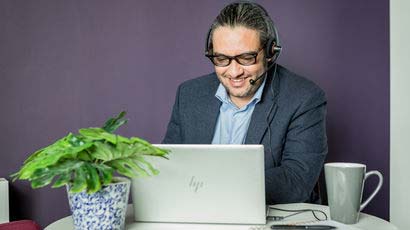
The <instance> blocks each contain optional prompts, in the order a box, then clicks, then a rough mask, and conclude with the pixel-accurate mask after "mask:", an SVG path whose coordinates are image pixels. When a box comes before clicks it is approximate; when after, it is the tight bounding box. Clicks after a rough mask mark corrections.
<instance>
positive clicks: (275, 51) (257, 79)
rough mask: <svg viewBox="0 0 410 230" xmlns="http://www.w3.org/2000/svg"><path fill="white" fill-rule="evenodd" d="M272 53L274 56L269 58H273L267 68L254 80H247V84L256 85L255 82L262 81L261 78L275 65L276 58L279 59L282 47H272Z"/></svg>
mask: <svg viewBox="0 0 410 230" xmlns="http://www.w3.org/2000/svg"><path fill="white" fill-rule="evenodd" d="M273 51H274V55H272V56H271V58H273V59H272V60H271V64H270V65H269V67H268V68H267V69H266V70H265V71H264V72H263V73H262V74H261V75H260V76H259V77H257V78H255V79H250V80H249V83H250V84H251V85H255V83H256V82H257V81H259V80H260V79H262V78H263V76H264V75H265V74H266V73H267V72H268V71H269V70H270V69H271V68H272V67H273V66H275V65H276V59H278V57H279V55H280V52H281V51H282V47H280V46H274V47H273Z"/></svg>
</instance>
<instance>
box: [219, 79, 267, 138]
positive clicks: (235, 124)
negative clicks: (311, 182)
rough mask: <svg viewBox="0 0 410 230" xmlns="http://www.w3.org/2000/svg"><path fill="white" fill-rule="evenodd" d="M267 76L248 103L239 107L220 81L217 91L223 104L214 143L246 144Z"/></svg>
mask: <svg viewBox="0 0 410 230" xmlns="http://www.w3.org/2000/svg"><path fill="white" fill-rule="evenodd" d="M265 82H266V77H265V79H264V80H263V82H262V84H261V85H260V87H259V89H258V90H257V91H256V93H255V95H254V96H253V97H252V99H251V100H250V101H249V103H248V104H246V105H245V106H243V107H242V108H238V107H237V106H236V105H235V104H234V103H233V102H232V101H231V99H230V98H229V95H228V93H227V92H226V89H225V87H224V86H223V85H222V84H221V83H220V84H219V86H218V89H217V91H216V93H215V97H216V98H218V99H219V100H220V101H221V102H222V105H221V107H220V108H219V116H218V120H217V122H216V127H215V133H214V137H213V139H212V144H244V143H245V139H246V133H247V132H248V127H249V124H250V122H251V117H252V113H253V110H254V109H255V106H256V104H257V103H258V102H259V101H260V100H261V97H262V92H263V88H264V87H265Z"/></svg>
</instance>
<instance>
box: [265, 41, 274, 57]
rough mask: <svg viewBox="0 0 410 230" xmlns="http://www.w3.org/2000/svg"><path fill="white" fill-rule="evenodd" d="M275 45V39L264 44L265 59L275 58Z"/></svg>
mask: <svg viewBox="0 0 410 230" xmlns="http://www.w3.org/2000/svg"><path fill="white" fill-rule="evenodd" d="M275 45H276V39H275V38H271V39H269V41H268V42H267V43H266V46H265V56H266V58H267V59H271V58H273V56H275Z"/></svg>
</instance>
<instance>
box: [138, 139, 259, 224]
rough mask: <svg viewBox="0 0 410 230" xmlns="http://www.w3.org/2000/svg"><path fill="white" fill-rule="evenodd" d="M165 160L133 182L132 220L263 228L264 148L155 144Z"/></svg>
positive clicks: (152, 160) (153, 162)
mask: <svg viewBox="0 0 410 230" xmlns="http://www.w3.org/2000/svg"><path fill="white" fill-rule="evenodd" d="M156 146H158V147H161V148H165V149H169V150H171V153H170V156H169V158H170V159H169V160H165V159H160V158H154V157H151V158H148V160H149V161H150V162H151V163H152V164H153V165H154V167H156V168H157V169H159V171H160V173H159V175H157V176H153V177H144V178H135V179H133V180H132V190H131V194H132V200H133V204H134V205H133V206H134V217H135V220H136V221H143V222H179V223H223V224H265V223H266V205H265V170H264V150H263V145H156Z"/></svg>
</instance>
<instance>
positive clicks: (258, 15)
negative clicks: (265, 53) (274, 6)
mask: <svg viewBox="0 0 410 230" xmlns="http://www.w3.org/2000/svg"><path fill="white" fill-rule="evenodd" d="M220 26H230V27H236V26H243V27H245V28H248V29H253V30H256V31H258V32H259V41H260V44H261V45H262V46H264V45H265V44H266V43H267V42H268V41H269V39H270V38H274V37H275V36H276V34H275V28H274V24H273V21H272V19H271V18H270V17H269V14H268V12H267V11H266V10H265V9H264V8H263V7H262V6H261V5H259V4H257V3H255V2H250V1H236V2H233V3H230V4H229V5H227V6H225V7H224V8H223V9H222V10H221V12H220V13H219V15H218V16H217V17H216V18H215V20H214V21H213V23H212V25H211V28H210V29H209V32H208V36H207V41H206V51H207V52H209V53H212V48H213V44H212V37H213V32H214V30H215V29H216V28H218V27H220Z"/></svg>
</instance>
